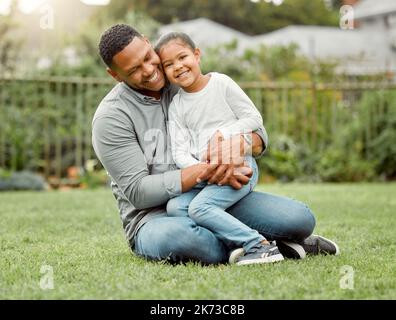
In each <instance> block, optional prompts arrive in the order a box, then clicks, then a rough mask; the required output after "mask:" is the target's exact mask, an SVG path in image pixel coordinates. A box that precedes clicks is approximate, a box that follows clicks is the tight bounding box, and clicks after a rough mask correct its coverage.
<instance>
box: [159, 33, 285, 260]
mask: <svg viewBox="0 0 396 320" xmlns="http://www.w3.org/2000/svg"><path fill="white" fill-rule="evenodd" d="M155 50H156V52H157V53H158V55H159V56H160V58H161V63H162V67H163V69H164V72H165V74H166V76H167V78H168V80H169V81H170V82H171V83H173V84H175V85H178V86H179V87H180V90H179V92H178V93H177V95H176V96H175V97H174V98H173V100H172V103H171V105H170V107H169V124H170V127H171V129H174V130H170V131H171V148H172V155H173V159H174V161H175V163H176V165H177V166H178V167H179V168H185V167H189V166H191V165H194V164H197V163H200V162H203V161H205V154H206V151H207V149H208V143H209V142H210V141H214V140H216V139H218V138H220V139H227V138H230V137H231V136H233V135H240V134H243V136H244V137H245V138H246V140H247V142H250V143H251V132H252V131H255V130H257V129H258V128H259V127H260V125H261V124H262V118H261V115H260V113H259V112H258V111H257V109H256V108H255V106H254V104H253V103H252V101H251V100H250V99H249V97H248V96H247V95H246V94H245V93H244V92H243V90H242V89H241V88H240V87H239V86H238V85H237V84H236V83H235V82H234V81H233V80H232V79H231V78H229V77H228V76H226V75H224V74H220V73H216V72H212V73H209V74H206V75H204V74H202V72H201V69H200V65H199V64H200V50H199V49H198V48H196V47H195V44H194V42H193V41H192V40H191V39H190V37H189V36H188V35H186V34H184V33H177V32H173V33H170V34H167V35H165V36H163V37H162V38H161V39H160V40H159V42H158V44H157V45H156V47H155ZM245 160H246V161H247V162H248V163H250V166H251V167H252V169H253V175H252V177H251V179H250V181H249V183H248V184H247V185H244V186H243V187H242V188H241V189H239V190H235V189H233V188H232V187H230V186H221V185H213V184H208V183H205V182H202V183H200V184H198V185H197V186H196V187H195V188H194V189H192V190H191V191H189V192H186V193H183V194H182V195H180V196H178V197H176V198H173V199H171V200H169V201H168V204H167V213H168V215H169V216H186V215H188V216H190V217H191V218H192V219H193V220H194V221H195V222H196V223H197V224H198V225H200V226H203V227H205V228H207V229H209V230H211V231H212V232H213V233H214V234H215V235H216V237H218V238H219V239H220V240H222V241H223V242H224V243H225V244H226V245H227V246H228V247H229V248H233V247H234V248H235V247H242V248H243V250H242V249H237V250H234V251H233V253H232V254H231V256H230V262H236V264H238V265H245V264H253V263H268V262H276V261H280V260H283V256H282V254H281V253H280V252H279V250H278V248H277V247H276V245H275V244H273V243H269V242H268V241H267V240H266V239H265V238H264V237H263V236H262V235H261V234H259V233H258V232H257V231H256V230H253V229H251V228H249V227H248V226H246V225H245V224H244V223H242V222H241V221H239V220H238V219H236V218H235V217H233V216H232V215H230V214H229V213H227V212H226V211H225V209H227V208H229V207H230V206H232V205H233V204H235V203H236V202H238V201H239V200H240V199H242V198H243V197H244V196H246V195H247V194H249V193H250V192H251V191H252V190H253V188H254V186H255V185H256V183H257V179H258V169H257V164H256V162H255V160H254V159H253V158H252V157H251V156H247V157H246V158H245ZM175 236H177V235H175Z"/></svg>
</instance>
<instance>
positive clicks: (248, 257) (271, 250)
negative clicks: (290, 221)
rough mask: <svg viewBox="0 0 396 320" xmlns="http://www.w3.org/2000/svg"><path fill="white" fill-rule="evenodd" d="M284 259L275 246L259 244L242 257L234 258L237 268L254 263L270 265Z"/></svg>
mask: <svg viewBox="0 0 396 320" xmlns="http://www.w3.org/2000/svg"><path fill="white" fill-rule="evenodd" d="M283 259H284V258H283V256H282V254H281V253H280V252H279V249H278V247H277V246H276V245H274V244H271V243H268V244H259V245H257V246H256V247H253V248H251V249H250V250H248V251H247V252H245V253H244V254H243V255H241V256H239V257H238V258H236V260H235V261H236V264H237V265H239V266H242V265H247V264H255V263H271V262H277V261H282V260H283Z"/></svg>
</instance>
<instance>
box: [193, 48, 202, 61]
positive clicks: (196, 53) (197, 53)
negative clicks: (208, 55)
mask: <svg viewBox="0 0 396 320" xmlns="http://www.w3.org/2000/svg"><path fill="white" fill-rule="evenodd" d="M194 56H195V59H197V61H198V63H200V62H201V50H200V49H199V48H195V49H194Z"/></svg>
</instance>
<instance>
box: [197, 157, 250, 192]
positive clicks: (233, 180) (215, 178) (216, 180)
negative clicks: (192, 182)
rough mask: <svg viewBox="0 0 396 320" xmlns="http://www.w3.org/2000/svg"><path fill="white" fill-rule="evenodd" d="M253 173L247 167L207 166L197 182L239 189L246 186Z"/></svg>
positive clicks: (231, 165) (228, 165)
mask: <svg viewBox="0 0 396 320" xmlns="http://www.w3.org/2000/svg"><path fill="white" fill-rule="evenodd" d="M252 174H253V171H252V169H251V168H249V167H248V166H247V164H246V163H244V164H243V165H238V166H236V165H233V164H221V165H217V164H209V165H208V166H207V168H206V170H204V171H203V172H202V173H201V174H200V175H199V177H198V178H197V182H201V181H204V180H208V179H209V180H208V183H210V184H218V185H230V186H231V187H233V188H234V189H240V188H242V186H243V185H245V184H247V183H248V182H249V180H250V177H251V176H252Z"/></svg>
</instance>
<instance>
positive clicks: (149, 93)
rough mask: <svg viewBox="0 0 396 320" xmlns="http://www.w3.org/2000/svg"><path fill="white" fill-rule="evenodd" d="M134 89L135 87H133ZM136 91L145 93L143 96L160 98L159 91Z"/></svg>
mask: <svg viewBox="0 0 396 320" xmlns="http://www.w3.org/2000/svg"><path fill="white" fill-rule="evenodd" d="M135 90H136V89H135ZM136 91H137V92H139V93H141V94H143V95H145V96H149V97H153V98H155V99H157V100H159V99H160V98H161V92H162V90H161V91H151V90H136Z"/></svg>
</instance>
